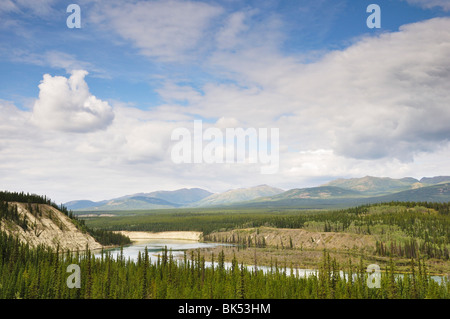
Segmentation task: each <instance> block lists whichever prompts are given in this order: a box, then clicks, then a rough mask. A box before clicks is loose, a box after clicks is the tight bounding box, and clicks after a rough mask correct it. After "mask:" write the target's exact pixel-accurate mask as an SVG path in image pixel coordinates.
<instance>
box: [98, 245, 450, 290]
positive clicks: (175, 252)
mask: <svg viewBox="0 0 450 319" xmlns="http://www.w3.org/2000/svg"><path fill="white" fill-rule="evenodd" d="M217 246H233V245H230V244H222V243H202V242H197V241H192V240H182V239H147V240H145V241H139V242H136V243H134V244H132V245H128V246H124V247H123V250H122V253H123V257H124V259H125V260H131V261H137V259H138V254H139V252H140V253H141V255H142V254H143V252H144V251H145V249H146V248H147V251H148V253H149V258H150V262H152V263H155V262H156V261H157V260H158V255H161V254H162V252H163V250H164V247H167V249H168V250H172V256H173V257H174V258H175V259H177V258H178V257H180V258H181V257H183V255H184V252H185V251H187V250H189V249H197V248H200V249H201V248H213V247H217ZM120 251H121V249H120V248H111V249H105V250H104V252H105V253H109V254H110V255H111V257H113V258H117V257H118V256H119V255H120ZM95 256H96V257H101V252H97V253H96V254H95ZM188 258H190V256H188ZM205 265H206V266H207V267H210V266H211V262H205ZM215 266H217V262H216V263H215ZM229 267H231V263H228V262H227V263H225V268H229ZM246 267H247V268H248V269H249V270H254V268H255V267H254V266H253V265H247V266H246ZM257 269H258V270H262V271H263V272H264V273H265V272H268V271H271V268H270V267H268V266H257ZM280 271H284V269H280ZM291 272H293V273H294V275H295V276H298V277H307V276H311V275H317V270H313V269H299V268H296V269H293V270H291V269H290V268H286V275H291ZM341 276H344V277H346V275H345V274H344V273H342V272H341ZM399 276H403V275H401V274H399ZM430 278H431V279H433V280H435V281H437V282H439V283H442V280H443V278H444V277H443V276H430Z"/></svg>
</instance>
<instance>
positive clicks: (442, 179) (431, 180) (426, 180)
mask: <svg viewBox="0 0 450 319" xmlns="http://www.w3.org/2000/svg"><path fill="white" fill-rule="evenodd" d="M420 182H421V183H422V184H428V185H435V184H439V183H449V182H450V176H435V177H423V178H422V179H421V180H420Z"/></svg>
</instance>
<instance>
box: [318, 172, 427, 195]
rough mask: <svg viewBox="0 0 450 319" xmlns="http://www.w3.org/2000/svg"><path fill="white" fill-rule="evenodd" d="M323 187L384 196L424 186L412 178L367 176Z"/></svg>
mask: <svg viewBox="0 0 450 319" xmlns="http://www.w3.org/2000/svg"><path fill="white" fill-rule="evenodd" d="M323 186H336V187H341V188H345V189H351V190H355V191H358V192H362V193H365V194H370V195H382V194H389V193H393V192H400V191H404V190H408V189H415V188H419V187H423V186H424V185H423V184H422V183H421V182H419V181H418V180H417V179H415V178H412V177H405V178H401V179H393V178H389V177H373V176H366V177H362V178H350V179H337V180H334V181H331V182H329V183H327V184H325V185H323Z"/></svg>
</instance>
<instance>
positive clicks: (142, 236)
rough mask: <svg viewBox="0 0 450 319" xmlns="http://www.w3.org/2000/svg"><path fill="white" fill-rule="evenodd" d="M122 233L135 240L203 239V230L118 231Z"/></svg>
mask: <svg viewBox="0 0 450 319" xmlns="http://www.w3.org/2000/svg"><path fill="white" fill-rule="evenodd" d="M116 233H120V234H122V235H125V236H128V237H129V238H130V239H131V241H133V242H141V241H146V240H149V239H180V240H192V241H196V242H198V241H201V240H202V239H203V233H202V232H196V231H167V232H148V231H125V230H122V231H117V232H116Z"/></svg>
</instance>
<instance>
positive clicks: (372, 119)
mask: <svg viewBox="0 0 450 319" xmlns="http://www.w3.org/2000/svg"><path fill="white" fill-rule="evenodd" d="M71 3H76V4H78V5H79V6H80V8H81V24H82V28H81V29H69V28H68V27H67V26H66V19H67V17H68V16H69V13H67V12H66V8H67V6H68V5H69V4H71ZM371 3H376V4H378V5H379V6H380V8H381V28H380V29H369V28H368V27H367V25H366V19H367V17H368V16H369V13H367V12H366V8H367V6H368V5H369V4H371ZM0 21H1V22H0V70H1V73H0V112H2V120H0V134H1V135H0V174H1V176H3V177H2V178H1V179H0V188H1V189H9V190H25V191H32V192H37V193H41V194H42V193H46V194H47V195H49V196H50V197H52V198H55V199H56V200H60V201H68V200H73V199H77V198H88V199H94V200H99V199H105V198H110V197H114V196H119V195H124V194H129V193H133V192H146V191H153V190H157V189H161V188H163V189H176V188H181V187H204V188H206V189H209V190H211V191H213V192H215V191H223V190H226V189H229V188H235V187H247V186H254V185H257V184H270V185H273V186H278V187H282V188H292V187H304V186H316V185H318V184H320V183H323V182H326V181H328V180H331V179H334V178H338V177H360V176H365V175H374V176H391V177H403V176H413V177H416V178H420V177H422V176H434V175H445V174H448V168H449V165H448V164H449V163H448V160H447V159H448V158H449V157H448V155H449V154H450V152H449V143H448V141H449V135H450V134H449V133H450V131H449V129H448V125H447V124H446V123H448V122H446V120H447V119H449V118H450V114H449V110H448V107H446V105H448V102H450V99H449V98H450V95H449V94H448V93H447V91H448V85H447V84H446V83H448V78H449V77H450V69H449V68H448V65H449V62H450V61H449V58H448V56H449V55H448V53H449V51H448V50H449V49H448V48H447V46H448V45H449V39H450V36H449V33H450V31H447V30H450V28H447V27H448V26H449V25H450V22H449V21H450V1H447V0H433V1H422V0H383V1H381V0H380V1H373V0H372V1H359V0H358V1H356V0H352V1H350V0H318V1H306V0H280V1H234V0H224V1H180V0H176V1H175V0H171V1H139V0H133V1H89V0H79V1H73V0H70V1H56V0H36V1H32V2H30V1H24V0H5V1H2V3H1V4H0ZM74 70H82V71H79V72H75V71H74ZM44 75H47V76H46V77H44ZM71 81H72V82H73V83H77V85H78V86H79V87H80V89H79V90H80V91H79V92H78V91H77V92H78V93H77V92H74V91H70V90H68V89H67V83H71ZM65 90H66V91H65ZM67 90H68V91H67ZM55 92H56V93H55ZM86 103H88V104H89V105H90V106H89V107H91V108H92V109H90V110H87V109H85V108H86V105H87V104H86ZM83 108H84V109H83ZM194 119H203V120H204V121H205V122H206V123H208V125H210V126H213V127H218V128H223V129H225V128H226V127H259V128H261V127H263V128H269V127H277V128H280V170H279V172H278V173H277V174H273V175H270V176H269V175H265V176H264V175H263V176H262V175H261V174H259V173H258V172H259V169H258V165H234V166H233V165H229V166H226V165H225V166H224V165H219V164H214V165H202V164H198V165H197V164H196V165H193V164H186V165H181V166H180V165H174V163H173V162H172V161H171V158H170V148H171V145H172V144H171V140H170V133H171V131H172V130H173V129H174V128H176V127H187V128H190V127H191V126H192V123H193V120H194ZM24 154H28V155H27V156H25V155H24ZM30 154H31V155H30Z"/></svg>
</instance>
